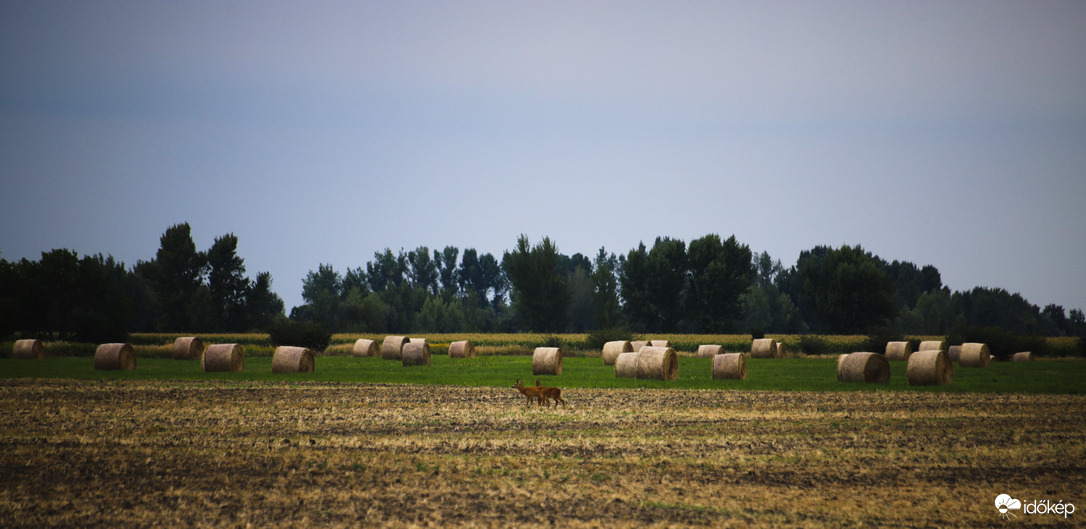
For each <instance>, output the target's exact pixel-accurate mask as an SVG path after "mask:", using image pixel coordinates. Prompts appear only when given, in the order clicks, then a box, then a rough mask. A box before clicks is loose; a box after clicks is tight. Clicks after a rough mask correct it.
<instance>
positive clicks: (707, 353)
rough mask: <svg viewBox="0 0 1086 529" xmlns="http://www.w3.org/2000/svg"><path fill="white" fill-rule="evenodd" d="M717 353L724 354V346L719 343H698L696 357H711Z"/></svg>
mask: <svg viewBox="0 0 1086 529" xmlns="http://www.w3.org/2000/svg"><path fill="white" fill-rule="evenodd" d="M718 354H724V347H723V346H720V345H699V346H698V358H713V357H715V356H716V355H718Z"/></svg>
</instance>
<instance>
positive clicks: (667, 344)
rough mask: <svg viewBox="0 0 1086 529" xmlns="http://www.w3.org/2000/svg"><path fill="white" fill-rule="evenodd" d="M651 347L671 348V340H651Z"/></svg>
mask: <svg viewBox="0 0 1086 529" xmlns="http://www.w3.org/2000/svg"><path fill="white" fill-rule="evenodd" d="M649 347H671V342H670V341H669V340H649Z"/></svg>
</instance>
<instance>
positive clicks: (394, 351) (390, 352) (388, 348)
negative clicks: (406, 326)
mask: <svg viewBox="0 0 1086 529" xmlns="http://www.w3.org/2000/svg"><path fill="white" fill-rule="evenodd" d="M407 342H408V340H407V337H406V336H385V341H384V342H381V358H384V359H385V360H401V359H402V358H403V346H404V344H406V343H407Z"/></svg>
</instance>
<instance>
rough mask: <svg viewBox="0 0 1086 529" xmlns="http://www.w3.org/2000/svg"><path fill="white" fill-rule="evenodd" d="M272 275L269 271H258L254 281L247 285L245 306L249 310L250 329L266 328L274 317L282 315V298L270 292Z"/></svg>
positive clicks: (272, 321) (273, 320)
mask: <svg viewBox="0 0 1086 529" xmlns="http://www.w3.org/2000/svg"><path fill="white" fill-rule="evenodd" d="M271 285H272V277H271V274H270V273H269V272H260V273H258V274H257V275H256V281H253V282H252V284H250V285H249V292H248V293H247V294H246V296H245V298H246V302H245V306H246V308H247V309H248V311H249V323H250V325H251V328H252V329H261V330H264V329H267V328H268V326H270V325H271V324H272V323H274V322H275V320H276V318H278V317H280V316H283V315H284V314H283V300H282V298H280V297H279V295H278V294H276V293H275V292H272V289H271Z"/></svg>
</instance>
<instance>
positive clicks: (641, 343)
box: [630, 340, 649, 353]
mask: <svg viewBox="0 0 1086 529" xmlns="http://www.w3.org/2000/svg"><path fill="white" fill-rule="evenodd" d="M648 345H649V341H648V340H635V341H632V342H630V349H631V351H630V352H631V353H636V352H638V351H640V350H641V348H642V347H646V346H648Z"/></svg>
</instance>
